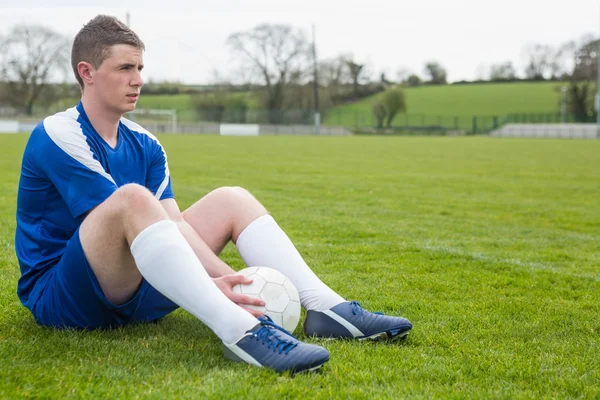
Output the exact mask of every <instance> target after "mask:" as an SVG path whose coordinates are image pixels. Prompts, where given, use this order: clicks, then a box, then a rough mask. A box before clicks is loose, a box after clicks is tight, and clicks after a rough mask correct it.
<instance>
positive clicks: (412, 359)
mask: <svg viewBox="0 0 600 400" xmlns="http://www.w3.org/2000/svg"><path fill="white" fill-rule="evenodd" d="M160 139H161V140H162V142H163V145H164V146H165V148H166V150H167V152H168V154H169V165H170V167H171V173H172V177H173V180H174V190H175V193H176V195H177V198H178V201H179V203H180V205H181V206H182V207H187V206H189V205H191V204H192V202H194V201H195V200H196V199H197V198H199V197H200V196H202V195H204V194H205V193H207V192H208V191H209V190H211V189H213V188H216V187H218V186H222V185H240V186H243V187H245V188H247V189H249V190H250V191H251V192H252V193H254V194H255V195H256V196H257V197H258V198H259V199H260V200H261V201H262V202H263V203H264V204H265V205H266V206H267V208H268V209H269V210H270V211H271V213H272V214H273V215H274V217H275V218H276V219H277V220H278V222H279V224H280V225H281V226H282V227H283V228H284V229H285V230H286V231H287V233H288V234H289V236H290V237H291V238H292V240H293V241H294V242H295V243H296V245H297V247H298V249H299V251H300V252H301V253H302V254H303V255H304V257H305V259H306V261H307V262H308V263H309V265H311V266H312V268H313V269H314V270H315V271H316V272H317V273H318V275H319V276H320V277H321V278H322V279H323V280H324V281H325V282H327V283H328V284H329V285H330V286H331V287H333V288H334V289H335V290H337V291H338V292H339V293H340V294H342V295H343V296H345V297H347V298H349V299H354V300H359V301H361V302H362V304H363V305H364V306H365V307H366V308H368V309H371V310H374V311H383V312H386V313H391V314H399V315H403V316H405V317H407V318H409V319H410V320H411V321H412V322H413V324H414V329H413V331H412V333H411V334H410V336H409V337H408V339H407V340H406V341H404V342H403V343H396V344H390V343H362V342H361V343H358V342H350V341H318V340H313V339H308V341H310V342H313V343H320V344H322V345H323V346H325V347H326V348H327V349H328V350H329V351H330V353H331V361H330V362H329V363H328V364H326V366H325V367H324V368H323V369H322V371H321V372H320V373H316V374H306V375H298V376H295V377H290V376H289V375H285V374H284V375H281V376H280V375H277V374H275V373H273V372H271V371H269V370H263V369H258V368H254V367H250V366H247V365H241V364H235V363H232V362H230V361H227V360H226V359H224V358H223V357H222V354H221V347H220V343H219V341H218V340H217V338H216V336H215V335H214V334H212V332H210V331H209V330H208V329H207V328H206V327H204V326H203V325H202V324H201V323H200V322H198V321H196V320H194V319H193V318H192V317H191V316H190V315H188V314H187V313H185V312H183V311H177V312H175V313H173V314H172V315H170V316H168V317H166V318H165V319H164V320H163V321H161V322H159V323H157V324H152V325H140V326H129V327H126V328H123V329H118V330H114V331H93V332H77V331H55V330H51V329H47V328H41V327H38V326H36V324H35V323H34V321H33V319H32V317H31V315H30V314H29V312H28V311H27V310H26V309H24V308H23V307H22V306H21V305H20V303H19V301H18V299H17V296H16V293H15V291H16V284H17V279H18V277H19V268H18V264H17V261H16V258H15V255H14V252H13V235H14V229H15V217H14V215H15V194H16V189H17V182H18V173H19V166H20V157H21V153H22V150H23V146H24V144H25V141H26V136H25V135H0V147H1V148H2V157H1V158H0V171H2V178H0V246H1V251H0V308H1V309H2V313H1V314H0V359H1V360H2V367H1V368H0V398H13V397H35V398H50V397H52V398H68V397H76V398H123V399H130V398H160V399H162V398H224V399H225V398H257V399H258V398H260V399H280V398H311V399H312V398H323V399H329V398H339V399H343V398H352V399H362V398H364V399H375V398H411V399H414V398H417V399H418V398H423V399H425V398H427V399H429V398H507V399H508V398H510V399H513V398H536V399H537V398H560V399H562V398H586V399H592V398H598V397H600V357H598V350H599V347H598V343H599V342H600V304H599V299H600V272H599V269H598V266H599V263H600V201H599V199H600V141H569V140H528V139H512V140H509V139H494V138H488V137H469V138H443V137H438V138H423V137H421V138H419V137H410V138H409V137H389V138H388V137H343V138H333V137H258V138H240V137H237V138H236V137H218V136H161V137H160ZM223 258H224V259H225V260H226V261H227V262H229V263H230V264H231V265H232V266H234V267H235V268H242V267H243V264H242V262H241V259H240V258H239V256H238V255H237V253H236V251H235V249H234V248H232V247H228V248H227V249H226V251H225V252H224V254H223ZM296 333H297V334H298V335H299V336H300V338H304V335H303V334H302V333H301V331H300V330H297V331H296Z"/></svg>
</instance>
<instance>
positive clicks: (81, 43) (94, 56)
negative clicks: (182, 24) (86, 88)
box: [71, 15, 145, 89]
mask: <svg viewBox="0 0 600 400" xmlns="http://www.w3.org/2000/svg"><path fill="white" fill-rule="evenodd" d="M116 44H128V45H130V46H133V47H137V48H138V49H141V50H145V46H144V42H142V40H141V39H140V38H139V37H138V35H137V34H136V33H135V32H134V31H132V30H131V29H129V27H128V26H127V25H125V24H124V23H122V22H121V21H119V20H118V19H117V18H115V17H112V16H109V15H98V16H97V17H95V18H94V19H92V20H91V21H90V22H88V23H87V24H85V25H84V26H83V28H81V30H80V31H79V32H78V33H77V35H76V36H75V40H74V41H73V48H72V49H71V66H72V67H73V72H74V73H75V78H76V79H77V82H79V85H80V86H81V88H82V89H83V80H82V79H81V77H80V76H79V72H77V64H79V63H80V62H81V61H86V62H89V63H90V64H92V65H93V66H94V68H99V67H100V65H102V63H103V62H104V60H106V59H107V58H108V57H110V47H111V46H114V45H116Z"/></svg>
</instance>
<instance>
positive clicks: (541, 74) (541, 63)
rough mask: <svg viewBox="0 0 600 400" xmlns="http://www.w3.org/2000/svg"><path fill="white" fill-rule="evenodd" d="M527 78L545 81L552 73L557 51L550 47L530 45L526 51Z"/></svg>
mask: <svg viewBox="0 0 600 400" xmlns="http://www.w3.org/2000/svg"><path fill="white" fill-rule="evenodd" d="M524 53H525V58H526V65H527V66H526V67H525V77H526V78H527V79H533V80H544V79H545V78H546V76H548V73H549V72H551V71H552V61H553V59H554V53H555V50H554V49H553V48H552V47H551V46H548V45H545V44H540V43H530V44H528V45H527V46H526V47H525V49H524Z"/></svg>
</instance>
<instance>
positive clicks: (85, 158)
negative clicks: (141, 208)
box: [32, 126, 117, 219]
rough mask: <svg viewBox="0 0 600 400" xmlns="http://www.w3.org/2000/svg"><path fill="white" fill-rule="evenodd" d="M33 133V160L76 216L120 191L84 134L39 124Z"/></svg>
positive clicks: (80, 215) (74, 216) (78, 216)
mask: <svg viewBox="0 0 600 400" xmlns="http://www.w3.org/2000/svg"><path fill="white" fill-rule="evenodd" d="M32 136H35V137H34V138H33V139H34V140H35V143H36V145H35V146H34V149H35V152H34V153H33V156H34V162H35V164H37V166H38V168H39V170H40V171H41V172H42V173H43V174H44V175H45V176H46V177H47V178H48V179H49V180H50V181H51V182H52V184H53V185H54V186H55V187H56V189H57V190H58V192H59V193H60V195H61V197H62V198H63V200H64V201H65V203H66V205H67V207H68V208H69V211H70V213H71V215H72V216H73V218H75V219H79V218H80V217H82V216H83V215H84V214H86V213H87V212H88V211H90V210H91V209H92V208H94V207H96V206H97V205H99V204H100V203H102V202H103V201H104V200H106V199H107V198H108V197H109V196H110V195H111V194H112V193H113V192H114V191H115V190H117V185H116V183H115V181H114V180H113V178H112V177H111V176H110V174H108V173H107V172H106V171H105V170H104V168H103V167H102V165H101V164H100V162H99V161H98V160H97V159H96V158H94V155H93V153H92V150H91V148H90V146H89V145H88V143H87V141H86V139H85V136H83V134H77V133H76V132H69V131H68V130H62V131H60V132H57V131H56V130H54V131H53V130H52V129H44V128H42V127H41V126H38V128H36V129H35V130H34V131H33V132H32Z"/></svg>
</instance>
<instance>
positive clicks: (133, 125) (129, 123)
mask: <svg viewBox="0 0 600 400" xmlns="http://www.w3.org/2000/svg"><path fill="white" fill-rule="evenodd" d="M121 122H122V123H123V125H125V126H126V127H128V128H129V129H131V130H132V131H136V132H139V133H143V134H144V135H148V137H150V139H152V140H154V141H155V142H156V144H157V145H158V146H159V147H160V150H161V151H162V153H163V156H164V157H165V179H163V181H162V182H161V184H160V186H159V187H158V190H156V194H155V195H154V197H156V198H157V199H158V200H160V196H162V194H163V192H164V191H165V189H166V188H167V185H168V184H169V175H170V172H169V163H168V162H167V153H165V149H164V148H163V147H162V145H161V144H160V142H159V141H158V139H157V138H156V136H154V135H153V134H151V133H150V132H148V131H147V130H146V129H144V128H142V127H141V126H140V125H138V124H136V123H135V122H133V121H131V120H128V119H127V118H124V117H123V118H121Z"/></svg>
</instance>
